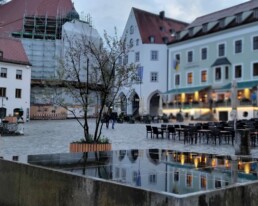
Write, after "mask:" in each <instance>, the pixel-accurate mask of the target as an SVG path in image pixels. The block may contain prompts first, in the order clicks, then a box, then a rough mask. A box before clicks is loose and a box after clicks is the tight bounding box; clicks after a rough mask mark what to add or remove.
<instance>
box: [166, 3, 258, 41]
mask: <svg viewBox="0 0 258 206" xmlns="http://www.w3.org/2000/svg"><path fill="white" fill-rule="evenodd" d="M257 11H258V0H250V1H248V2H245V3H242V4H238V5H236V6H233V7H229V8H226V9H223V10H220V11H217V12H213V13H210V14H207V15H205V16H201V17H198V18H196V19H195V20H194V21H193V22H192V23H191V24H189V25H188V26H187V27H186V28H185V29H184V30H182V31H179V32H177V33H176V38H175V40H174V41H173V42H171V43H170V44H174V43H177V42H181V41H185V40H189V39H193V38H196V37H200V36H204V35H208V34H211V33H215V32H220V31H222V30H226V29H230V28H233V27H238V26H241V25H244V24H248V23H252V22H257V21H258V18H257ZM197 28H201V29H197Z"/></svg>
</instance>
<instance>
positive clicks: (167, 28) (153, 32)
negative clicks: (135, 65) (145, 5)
mask: <svg viewBox="0 0 258 206" xmlns="http://www.w3.org/2000/svg"><path fill="white" fill-rule="evenodd" d="M133 12H134V15H135V18H136V22H137V25H138V28H139V31H140V35H141V39H142V43H150V37H151V36H153V37H154V38H155V43H156V44H164V40H165V39H166V40H167V41H168V42H170V41H172V40H173V39H174V37H173V36H172V35H171V33H174V32H176V31H180V30H182V29H184V28H185V27H186V26H187V25H188V23H185V22H182V21H178V20H175V19H170V18H166V17H165V16H164V14H165V13H164V12H161V13H160V15H156V14H153V13H150V12H147V11H143V10H140V9H137V8H133Z"/></svg>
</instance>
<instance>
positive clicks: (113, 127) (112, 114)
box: [111, 112, 117, 129]
mask: <svg viewBox="0 0 258 206" xmlns="http://www.w3.org/2000/svg"><path fill="white" fill-rule="evenodd" d="M116 119H117V113H116V112H112V113H111V120H112V129H115V123H116Z"/></svg>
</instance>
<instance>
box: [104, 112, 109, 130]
mask: <svg viewBox="0 0 258 206" xmlns="http://www.w3.org/2000/svg"><path fill="white" fill-rule="evenodd" d="M104 121H105V123H106V128H107V129H108V127H109V114H108V113H104Z"/></svg>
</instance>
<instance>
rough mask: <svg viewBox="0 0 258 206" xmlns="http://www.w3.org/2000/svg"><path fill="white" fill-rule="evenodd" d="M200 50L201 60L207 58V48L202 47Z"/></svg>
mask: <svg viewBox="0 0 258 206" xmlns="http://www.w3.org/2000/svg"><path fill="white" fill-rule="evenodd" d="M201 52H202V54H201V55H202V60H205V59H207V48H202V50H201Z"/></svg>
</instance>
